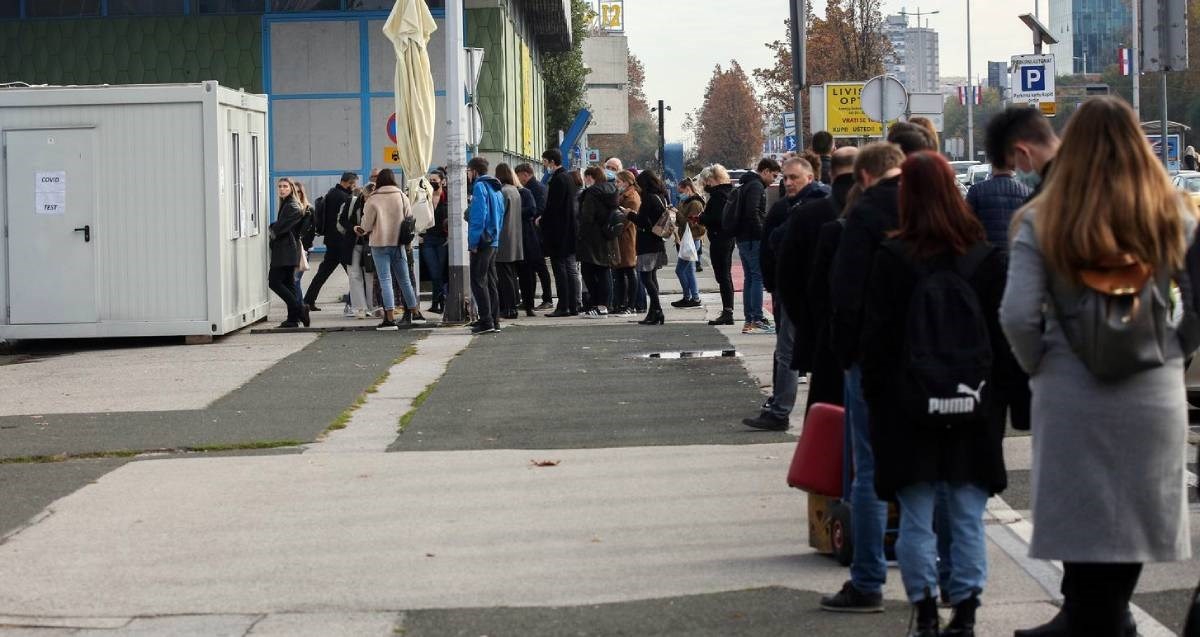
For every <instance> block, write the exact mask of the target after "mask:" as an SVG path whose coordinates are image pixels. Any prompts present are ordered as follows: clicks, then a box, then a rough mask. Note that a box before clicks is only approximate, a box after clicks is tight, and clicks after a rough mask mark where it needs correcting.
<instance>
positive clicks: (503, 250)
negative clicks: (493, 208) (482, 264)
mask: <svg viewBox="0 0 1200 637" xmlns="http://www.w3.org/2000/svg"><path fill="white" fill-rule="evenodd" d="M500 192H502V193H504V227H503V229H502V230H501V231H500V249H499V250H497V251H496V263H516V262H517V261H523V260H525V231H524V228H523V225H524V224H523V223H522V221H521V191H520V190H517V187H516V186H511V185H507V184H506V185H505V186H504V187H503V188H501V189H500Z"/></svg>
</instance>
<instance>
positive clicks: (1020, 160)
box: [988, 106, 1059, 196]
mask: <svg viewBox="0 0 1200 637" xmlns="http://www.w3.org/2000/svg"><path fill="white" fill-rule="evenodd" d="M993 126H995V127H996V128H995V130H994V132H995V133H996V134H997V137H998V138H999V137H1002V138H1003V149H1004V150H1003V153H1004V155H1005V157H1006V158H1007V159H1006V161H1005V162H1004V163H1005V165H1006V166H1010V167H1012V168H1013V169H1015V170H1016V173H1015V178H1016V180H1017V181H1019V182H1021V183H1022V184H1024V185H1026V186H1028V187H1029V188H1031V189H1032V190H1033V193H1032V194H1033V195H1034V196H1036V195H1037V194H1038V192H1039V191H1040V189H1041V185H1042V182H1044V181H1045V180H1046V178H1047V177H1048V176H1049V174H1050V170H1051V167H1052V165H1053V162H1054V156H1055V155H1056V154H1057V153H1058V146H1059V141H1058V136H1056V135H1055V134H1054V129H1053V128H1051V127H1050V121H1049V120H1048V119H1046V116H1045V115H1042V112H1041V111H1039V110H1038V109H1036V108H1029V107H1028V106H1009V107H1008V108H1006V109H1004V111H1002V112H1001V113H999V114H997V115H996V116H994V117H993V118H992V121H990V122H989V123H988V130H989V133H990V132H992V131H993V129H992V127H993ZM989 136H990V135H989ZM998 154H999V153H998Z"/></svg>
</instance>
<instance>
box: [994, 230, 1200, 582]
mask: <svg viewBox="0 0 1200 637" xmlns="http://www.w3.org/2000/svg"><path fill="white" fill-rule="evenodd" d="M1036 219H1037V213H1036V211H1034V210H1027V211H1026V212H1025V214H1024V216H1023V218H1022V220H1021V224H1020V226H1019V228H1018V231H1017V235H1016V238H1015V239H1014V241H1013V244H1012V249H1011V252H1010V253H1009V266H1008V284H1007V287H1006V289H1005V293H1004V300H1003V302H1002V303H1001V306H1000V324H1001V326H1002V327H1003V328H1004V333H1005V335H1007V336H1008V342H1009V344H1010V345H1011V347H1012V351H1013V354H1014V355H1016V358H1017V361H1018V362H1019V363H1020V364H1021V367H1022V368H1023V369H1024V370H1025V371H1026V372H1028V373H1029V378H1030V386H1031V387H1032V389H1033V400H1032V424H1033V493H1032V505H1033V512H1034V513H1033V541H1032V542H1031V543H1030V547H1029V555H1030V557H1034V558H1037V559H1047V560H1063V561H1071V562H1161V561H1171V560H1182V559H1187V558H1188V557H1189V556H1190V554H1191V541H1190V540H1191V534H1190V532H1189V529H1188V503H1187V486H1186V485H1187V482H1186V480H1185V478H1184V476H1185V474H1184V469H1185V466H1184V462H1185V455H1186V454H1185V450H1186V449H1187V448H1188V445H1187V432H1188V406H1187V399H1186V395H1185V389H1184V376H1183V370H1184V353H1183V351H1182V349H1181V347H1180V345H1179V343H1178V341H1177V339H1175V338H1169V339H1167V345H1168V356H1167V359H1166V362H1165V363H1164V364H1163V365H1162V366H1160V367H1155V368H1152V369H1148V370H1145V371H1142V372H1138V373H1135V374H1133V375H1131V376H1128V377H1126V378H1124V379H1121V380H1118V381H1112V382H1102V381H1100V380H1097V379H1096V377H1095V376H1093V375H1092V373H1091V372H1090V371H1089V370H1088V369H1087V367H1085V366H1084V364H1083V363H1082V362H1081V361H1080V360H1079V358H1078V357H1077V356H1076V355H1075V353H1074V352H1073V351H1072V349H1071V346H1070V345H1069V344H1068V342H1067V339H1066V336H1064V334H1063V330H1062V326H1061V325H1060V324H1059V323H1058V321H1057V319H1056V318H1055V313H1054V312H1053V311H1047V310H1046V301H1047V292H1046V291H1047V289H1048V285H1049V277H1050V276H1051V275H1050V272H1049V270H1048V266H1047V264H1046V262H1045V259H1044V256H1043V253H1042V250H1041V247H1040V245H1039V242H1038V240H1037V237H1036V236H1035V233H1034V223H1035V220H1036ZM1189 236H1190V233H1189ZM1174 333H1175V332H1174V330H1173V329H1170V334H1171V335H1174Z"/></svg>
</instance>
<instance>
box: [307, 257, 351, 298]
mask: <svg viewBox="0 0 1200 637" xmlns="http://www.w3.org/2000/svg"><path fill="white" fill-rule="evenodd" d="M338 261H339V259H338V256H337V254H336V253H331V252H326V253H325V258H323V259H321V265H319V266H317V273H316V274H314V275H313V278H312V282H311V283H309V284H308V290H307V291H306V292H305V293H304V303H305V304H306V305H316V304H317V295H318V294H320V293H321V287H322V286H324V285H325V281H327V280H329V275H331V274H333V271H334V270H336V269H338V266H341V265H342V264H341V263H339V262H338ZM342 267H343V268H344V267H345V266H342Z"/></svg>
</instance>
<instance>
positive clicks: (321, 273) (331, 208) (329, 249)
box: [304, 172, 358, 312]
mask: <svg viewBox="0 0 1200 637" xmlns="http://www.w3.org/2000/svg"><path fill="white" fill-rule="evenodd" d="M357 183H358V175H356V174H354V173H352V172H345V173H342V178H341V180H340V181H338V183H337V184H336V185H334V187H333V188H330V189H329V192H327V193H325V198H324V199H323V200H322V201H321V209H320V210H318V211H317V215H316V216H317V220H316V221H317V223H316V226H315V227H314V228H313V229H314V230H315V231H316V233H317V234H319V235H321V236H322V237H325V257H324V258H323V259H321V265H320V266H318V267H317V273H316V274H315V275H313V280H312V283H309V284H308V291H307V292H305V293H304V304H305V305H307V306H308V309H309V310H311V311H313V312H319V311H321V308H319V307H317V295H319V294H320V293H321V287H322V286H324V285H325V281H326V280H328V279H329V275H331V274H333V271H334V270H336V269H337V267H338V266H339V265H340V266H342V268H343V269H345V268H346V266H347V265H349V264H350V257H351V256H353V254H354V248H353V247H352V246H353V243H352V242H351V243H350V244H349V245H347V241H346V237H345V236H344V235H342V233H341V231H339V230H338V225H337V220H338V213H339V212H341V210H342V206H345V205H347V204H349V203H350V200H351V198H352V196H351V193H353V192H354V186H355V184H357Z"/></svg>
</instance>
